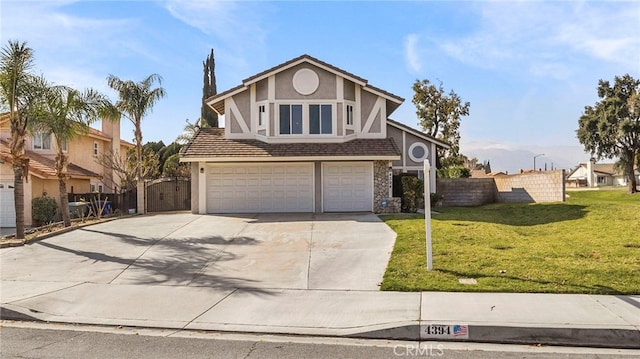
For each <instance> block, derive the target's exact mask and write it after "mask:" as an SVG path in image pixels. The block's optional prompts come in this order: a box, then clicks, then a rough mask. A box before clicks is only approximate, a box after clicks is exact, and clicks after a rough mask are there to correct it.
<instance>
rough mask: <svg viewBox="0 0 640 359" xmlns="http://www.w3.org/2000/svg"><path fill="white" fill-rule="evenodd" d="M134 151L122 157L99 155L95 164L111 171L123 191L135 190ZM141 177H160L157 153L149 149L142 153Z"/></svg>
mask: <svg viewBox="0 0 640 359" xmlns="http://www.w3.org/2000/svg"><path fill="white" fill-rule="evenodd" d="M136 158H137V155H136V149H135V148H131V149H129V150H128V151H127V152H126V153H125V155H124V156H119V155H117V154H114V153H113V152H111V151H106V152H105V153H103V154H100V155H99V156H98V158H97V159H96V162H97V163H99V164H100V165H101V166H103V167H105V168H109V169H111V170H113V172H114V173H115V174H116V175H117V176H118V178H119V179H120V187H121V188H122V189H124V190H129V191H130V190H133V189H135V188H136V183H137V181H136V177H137V171H138V167H139V166H138V163H140V162H138V160H137V159H136ZM140 168H142V177H143V178H148V179H155V178H158V177H159V175H160V172H159V168H160V160H159V156H158V154H157V153H155V152H154V151H153V150H152V149H151V148H145V149H143V151H142V163H141V166H140Z"/></svg>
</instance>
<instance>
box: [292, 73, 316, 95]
mask: <svg viewBox="0 0 640 359" xmlns="http://www.w3.org/2000/svg"><path fill="white" fill-rule="evenodd" d="M319 85H320V78H318V74H316V73H315V72H314V71H313V70H311V69H300V70H298V71H297V72H296V73H295V74H294V75H293V88H294V89H295V90H296V91H297V92H298V93H299V94H301V95H311V94H312V93H314V92H316V90H317V89H318V86H319Z"/></svg>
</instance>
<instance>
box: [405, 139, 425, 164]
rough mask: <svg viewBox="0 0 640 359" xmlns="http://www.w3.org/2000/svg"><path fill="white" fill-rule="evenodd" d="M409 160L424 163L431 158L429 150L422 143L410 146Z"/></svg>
mask: <svg viewBox="0 0 640 359" xmlns="http://www.w3.org/2000/svg"><path fill="white" fill-rule="evenodd" d="M409 158H410V159H411V160H412V161H413V162H424V160H426V159H427V158H429V148H427V145H425V144H424V143H422V142H416V143H414V144H412V145H411V146H409Z"/></svg>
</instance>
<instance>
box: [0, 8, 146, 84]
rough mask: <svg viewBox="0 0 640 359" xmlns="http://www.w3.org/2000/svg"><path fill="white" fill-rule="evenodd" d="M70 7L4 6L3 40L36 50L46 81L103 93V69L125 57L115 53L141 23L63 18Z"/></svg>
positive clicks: (38, 65) (67, 16)
mask: <svg viewBox="0 0 640 359" xmlns="http://www.w3.org/2000/svg"><path fill="white" fill-rule="evenodd" d="M72 2H73V1H43V2H31V1H26V2H14V1H9V2H3V4H2V14H1V15H2V25H1V26H2V29H1V30H2V36H3V38H7V39H13V40H18V41H26V42H27V44H28V46H29V47H31V48H33V49H34V54H35V63H36V67H37V69H38V71H40V72H42V73H43V74H44V75H45V76H46V77H47V79H48V80H50V81H52V82H54V83H58V84H65V85H71V86H74V87H78V88H83V87H93V88H95V89H98V90H101V91H103V92H104V89H105V87H106V86H105V85H106V72H105V71H104V68H102V64H103V63H105V62H107V61H106V60H107V59H109V58H112V57H113V56H114V54H119V53H121V52H120V51H116V49H122V47H123V45H126V44H127V43H128V42H129V41H130V40H128V36H127V34H128V33H129V32H130V31H132V29H134V28H135V26H136V24H137V22H136V21H135V20H130V19H95V18H91V17H86V16H84V17H83V16H74V15H70V14H68V13H65V12H64V9H63V7H64V6H65V5H69V4H70V3H72ZM25 19H28V21H25ZM96 45H98V46H96ZM79 54H81V56H79Z"/></svg>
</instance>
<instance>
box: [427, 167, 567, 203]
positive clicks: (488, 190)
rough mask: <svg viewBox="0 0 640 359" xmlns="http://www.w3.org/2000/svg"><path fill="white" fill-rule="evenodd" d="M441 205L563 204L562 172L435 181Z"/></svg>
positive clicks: (563, 186) (439, 179) (440, 179)
mask: <svg viewBox="0 0 640 359" xmlns="http://www.w3.org/2000/svg"><path fill="white" fill-rule="evenodd" d="M437 181H438V185H437V189H438V193H439V194H441V195H443V196H444V197H443V199H442V200H441V201H440V202H439V204H440V205H442V206H480V205H483V204H487V203H495V202H525V203H530V202H562V201H564V197H565V185H564V171H563V170H557V171H544V172H533V173H523V174H517V175H504V176H495V177H493V178H438V180H437Z"/></svg>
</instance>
